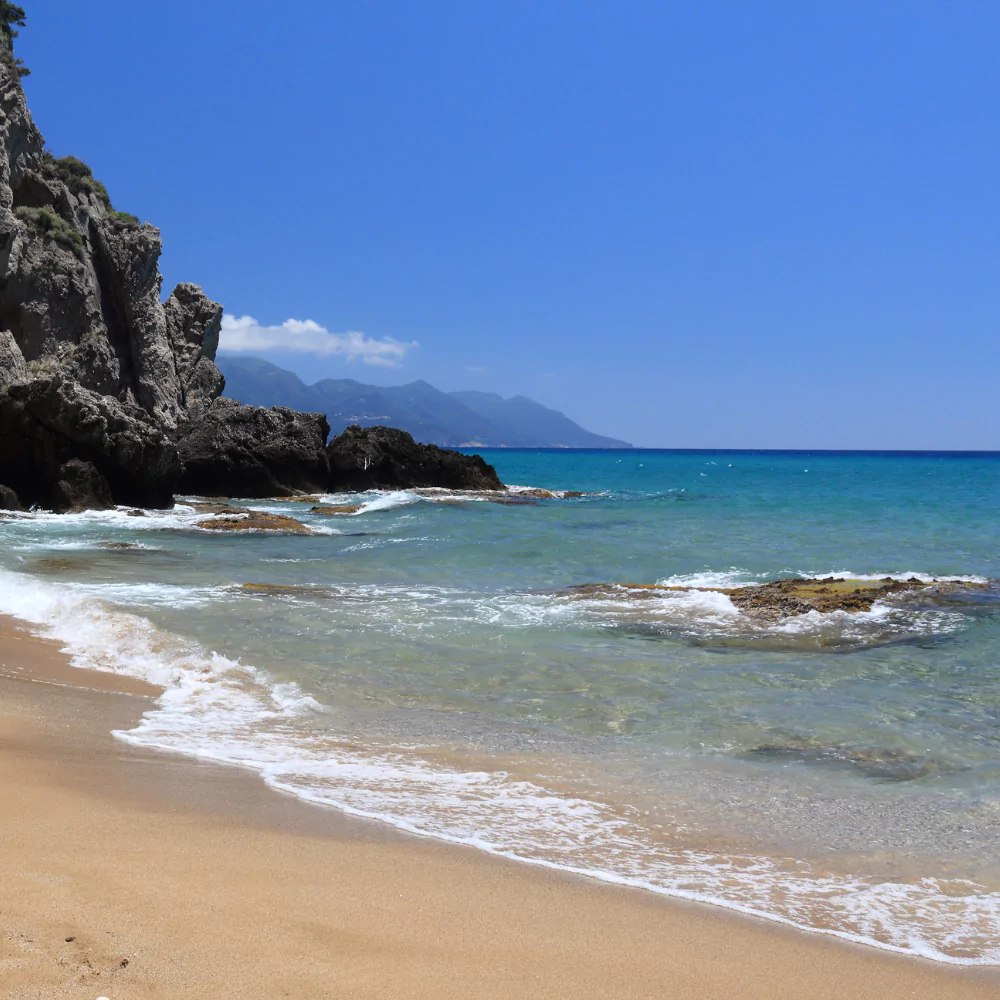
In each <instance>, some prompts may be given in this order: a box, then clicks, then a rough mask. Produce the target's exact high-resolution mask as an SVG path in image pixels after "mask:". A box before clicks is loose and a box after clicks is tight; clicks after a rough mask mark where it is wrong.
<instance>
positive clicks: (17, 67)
mask: <svg viewBox="0 0 1000 1000" xmlns="http://www.w3.org/2000/svg"><path fill="white" fill-rule="evenodd" d="M24 18H25V13H24V8H23V7H18V6H17V4H13V3H8V2H7V0H0V59H2V60H3V61H4V62H5V63H6V64H7V66H8V68H9V69H10V71H11V72H12V73H14V74H15V75H16V76H17V78H18V79H20V78H21V77H22V76H30V74H31V70H30V69H28V67H27V66H25V65H24V62H23V61H22V60H21V59H15V58H14V39H15V38H17V32H16V31H15V30H14V28H13V25H15V24H16V25H17V26H18V27H19V28H23V27H24Z"/></svg>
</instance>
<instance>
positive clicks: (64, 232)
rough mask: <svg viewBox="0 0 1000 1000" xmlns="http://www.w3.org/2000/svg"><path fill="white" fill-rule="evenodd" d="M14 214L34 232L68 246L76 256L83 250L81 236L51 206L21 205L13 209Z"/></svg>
mask: <svg viewBox="0 0 1000 1000" xmlns="http://www.w3.org/2000/svg"><path fill="white" fill-rule="evenodd" d="M14 214H15V215H16V216H17V217H18V218H19V219H20V220H21V221H22V222H23V223H25V224H26V225H28V226H30V227H31V228H32V229H34V230H35V231H36V232H39V233H42V234H44V235H45V236H47V237H48V238H49V239H52V240H55V241H56V242H57V243H61V244H62V245H63V246H65V247H68V248H69V249H70V250H72V251H73V252H74V253H75V254H76V255H77V256H80V255H81V254H82V252H83V236H82V235H81V234H80V233H79V232H78V231H77V230H76V229H74V228H73V227H72V226H71V225H70V224H69V223H68V222H67V221H66V220H65V219H64V218H63V217H62V216H61V215H57V214H56V213H55V212H53V211H52V209H51V208H47V207H46V206H42V207H41V208H28V207H26V206H23V205H22V206H21V207H19V208H15V209H14Z"/></svg>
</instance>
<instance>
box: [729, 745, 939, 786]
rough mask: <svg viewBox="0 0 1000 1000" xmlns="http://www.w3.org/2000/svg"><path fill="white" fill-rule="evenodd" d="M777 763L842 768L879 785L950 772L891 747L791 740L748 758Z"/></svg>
mask: <svg viewBox="0 0 1000 1000" xmlns="http://www.w3.org/2000/svg"><path fill="white" fill-rule="evenodd" d="M745 756H747V757H750V758H755V759H758V760H770V761H774V762H776V763H788V764H806V765H819V766H825V767H835V768H842V769H847V770H851V771H855V772H856V773H858V774H860V775H862V776H863V777H865V778H871V779H874V780H876V781H914V780H916V779H918V778H923V777H926V776H927V775H930V774H935V773H940V772H941V771H942V770H950V768H948V767H947V766H946V765H944V764H942V763H941V762H939V761H936V760H934V759H932V758H930V757H925V756H922V755H919V754H913V753H909V752H907V751H905V750H896V749H892V748H889V747H866V746H856V745H850V744H842V745H834V746H825V745H823V744H821V743H817V742H814V741H811V740H789V741H787V742H780V743H779V742H776V743H766V744H763V745H761V746H757V747H753V748H752V749H750V750H749V751H747V753H746V755H745Z"/></svg>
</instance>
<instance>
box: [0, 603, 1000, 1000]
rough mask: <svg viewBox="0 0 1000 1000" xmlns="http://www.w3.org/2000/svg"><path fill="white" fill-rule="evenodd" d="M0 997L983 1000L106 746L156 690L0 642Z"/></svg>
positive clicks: (908, 966)
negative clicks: (1, 806)
mask: <svg viewBox="0 0 1000 1000" xmlns="http://www.w3.org/2000/svg"><path fill="white" fill-rule="evenodd" d="M0 673H2V676H0V789H2V791H0V795H2V801H3V802H4V806H5V807H4V809H3V811H2V813H0V851H2V857H3V860H4V863H3V866H2V869H0V914H2V938H0V981H2V988H3V991H4V992H3V995H4V996H7V997H11V998H32V1000H47V998H56V997H59V998H62V997H90V998H95V997H98V996H107V997H109V998H111V1000H117V998H147V997H148V998H167V997H170V998H188V997H190V998H195V997H213V998H222V997H226V998H230V997H232V998H236V997H265V996H269V997H270V996H273V997H289V998H303V1000H304V998H318V997H344V998H347V997H351V998H358V997H386V998H431V997H434V998H446V997H456V998H458V997H491V998H492V997H496V998H507V997H510V998H515V997H516V998H526V997H532V998H534V997H538V998H542V997H623V998H625V997H629V998H631V997H636V998H638V997H673V998H679V1000H686V998H692V1000H693V998H700V1000H706V998H730V997H731V998H740V1000H751V998H762V1000H763V998H769V1000H777V998H787V1000H793V998H794V1000H801V998H804V997H810V998H817V1000H821V998H827V997H829V998H831V1000H833V998H837V1000H845V998H858V1000H861V998H873V1000H874V998H878V1000H893V998H904V997H905V998H912V997H921V998H925V997H926V998H930V997H933V998H936V1000H950V998H968V1000H972V998H978V997H983V998H985V997H995V996H997V995H998V992H1000V976H998V975H997V974H996V973H995V971H990V970H963V969H953V968H948V967H944V966H936V965H933V964H931V963H927V962H922V961H918V960H909V959H903V958H897V957H895V956H893V955H890V954H886V953H880V952H878V951H877V950H874V949H868V948H862V947H855V946H850V945H844V944H841V943H840V942H837V941H834V940H830V939H827V938H822V937H819V936H813V935H808V934H802V933H797V932H792V931H786V930H784V929H782V928H780V927H776V926H774V925H769V924H766V923H764V922H761V921H755V920H750V919H744V918H741V917H738V916H734V915H730V914H727V913H725V912H721V911H716V910H713V909H711V908H707V907H696V906H691V905H686V904H675V903H672V902H671V901H669V900H664V899H661V898H658V897H655V896H653V895H651V894H645V893H642V892H638V891H632V890H626V889H616V888H614V887H611V886H605V885H600V884H595V883H591V882H588V881H585V880H582V879H576V878H572V877H564V876H560V875H558V874H555V873H549V872H546V871H544V870H539V869H535V868H531V867H528V866H525V865H518V864H515V863H508V862H504V861H500V860H497V859H494V858H490V857H488V856H484V855H480V854H478V853H476V852H474V851H471V850H466V849H461V848H453V847H449V846H447V845H442V844H438V843H435V842H433V841H429V840H423V839H419V838H410V837H404V836H402V835H399V834H397V833H395V832H394V831H391V830H388V829H385V828H383V827H380V826H378V825H374V824H368V823H363V822H359V821H353V820H349V819H347V818H345V817H343V816H341V815H338V814H337V813H335V812H332V811H329V810H325V809H321V808H318V807H311V806H309V805H307V804H304V803H301V802H299V801H296V800H293V799H290V798H285V797H283V796H281V795H278V794H276V793H273V792H271V791H270V790H269V789H267V788H266V787H265V786H264V785H263V783H262V782H260V781H259V779H257V778H256V777H255V776H254V775H252V774H249V773H244V772H242V771H239V770H235V769H229V768H222V767H217V766H209V765H204V764H200V763H198V762H196V761H192V760H190V759H188V758H183V757H178V756H174V755H170V754H158V753H153V752H140V751H136V750H135V749H133V748H131V747H128V746H126V745H125V744H123V743H121V742H119V741H116V740H114V739H113V738H112V737H111V736H110V735H109V731H110V730H112V729H114V728H116V727H122V726H128V725H129V724H130V722H131V720H134V719H135V718H136V717H137V716H138V714H139V713H141V712H142V711H143V709H144V707H145V706H147V705H148V704H149V699H150V698H151V697H153V696H155V693H156V692H155V689H153V688H152V687H150V686H149V685H146V684H143V683H141V682H136V681H130V680H128V679H124V678H118V677H114V676H112V675H107V674H97V673H91V672H88V671H80V670H76V669H74V668H73V667H71V666H69V665H68V663H67V661H66V659H65V658H64V657H63V655H62V654H61V653H60V652H59V651H58V648H57V647H56V646H55V645H54V644H53V643H50V642H47V641H44V640H39V639H37V638H34V637H31V636H30V635H28V634H27V633H26V632H24V631H23V630H21V629H20V628H19V627H18V625H17V623H16V622H12V621H11V620H9V619H8V620H5V621H4V622H3V625H2V629H0Z"/></svg>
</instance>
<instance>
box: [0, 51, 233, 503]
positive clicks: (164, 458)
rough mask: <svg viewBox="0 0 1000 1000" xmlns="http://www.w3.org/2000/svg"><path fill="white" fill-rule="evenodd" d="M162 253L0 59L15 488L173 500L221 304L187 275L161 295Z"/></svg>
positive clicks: (3, 380) (50, 496) (3, 411)
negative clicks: (177, 442) (49, 146)
mask: <svg viewBox="0 0 1000 1000" xmlns="http://www.w3.org/2000/svg"><path fill="white" fill-rule="evenodd" d="M0 44H6V43H5V42H4V41H2V40H0ZM161 250H162V245H161V241H160V234H159V231H158V230H157V229H155V228H153V227H152V226H150V225H142V224H140V223H139V222H138V221H137V220H135V219H133V218H132V217H130V216H127V215H124V214H122V213H117V212H114V211H113V210H112V207H111V202H110V199H109V198H108V196H107V192H106V191H105V190H104V188H103V186H102V185H101V184H99V183H98V182H97V181H96V180H94V178H93V176H92V175H91V173H90V170H89V169H88V168H87V167H86V166H85V165H84V164H82V163H80V162H79V161H77V160H73V159H71V158H67V159H64V160H56V159H55V158H53V157H52V156H51V155H50V154H48V153H47V152H46V151H45V148H44V141H43V139H42V135H41V133H40V132H39V131H38V129H37V128H36V126H35V124H34V122H33V121H32V118H31V115H30V113H29V111H28V108H27V106H26V103H25V98H24V92H23V90H22V89H21V86H20V81H19V79H18V77H17V74H16V72H15V71H14V70H13V66H12V64H11V62H10V60H0V481H2V482H4V483H5V484H7V485H9V486H10V487H13V488H14V489H16V490H17V491H18V493H19V494H20V496H21V499H22V500H24V501H26V502H28V503H32V504H35V503H37V504H42V505H47V506H51V507H53V508H59V509H68V508H70V507H79V506H81V505H86V504H94V505H97V506H103V505H106V504H107V503H108V502H110V500H111V499H113V500H114V501H117V502H119V503H127V504H134V505H141V506H161V505H169V504H170V503H171V502H172V491H173V488H174V486H175V485H176V484H177V482H178V481H179V478H180V474H181V465H180V461H179V458H178V456H177V452H176V448H175V446H174V444H173V442H172V438H173V437H175V436H176V434H177V433H178V430H179V427H180V425H181V424H182V423H184V422H186V421H187V420H188V415H189V410H190V409H204V408H205V407H207V406H208V404H210V403H211V401H212V399H214V398H215V397H217V396H218V395H219V394H220V393H221V391H222V389H223V386H224V384H225V382H224V379H223V377H222V375H221V374H220V373H219V371H218V369H216V368H215V365H214V364H213V359H214V357H215V351H216V349H217V347H218V338H219V328H220V323H221V316H222V307H221V306H220V305H218V304H217V303H215V302H212V301H211V300H210V299H209V298H208V297H207V296H206V295H205V294H204V293H203V292H202V291H201V289H200V288H198V287H197V286H196V285H191V284H183V285H179V286H178V287H177V289H175V291H174V292H173V294H172V295H171V296H170V298H168V299H167V301H166V302H165V303H163V302H161V301H160V296H161V286H162V279H161V277H160V273H159V269H158V262H159V258H160V253H161ZM74 462H78V463H80V464H73V463H74ZM102 484H103V485H102Z"/></svg>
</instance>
